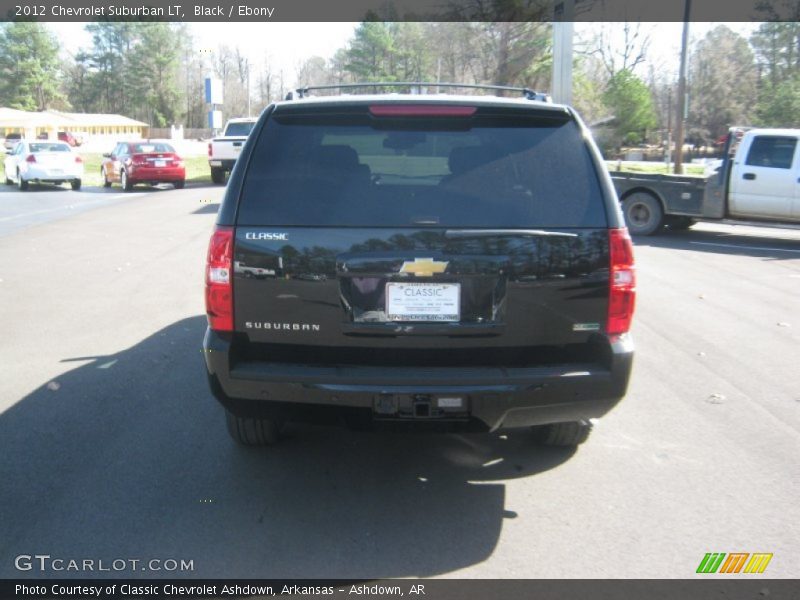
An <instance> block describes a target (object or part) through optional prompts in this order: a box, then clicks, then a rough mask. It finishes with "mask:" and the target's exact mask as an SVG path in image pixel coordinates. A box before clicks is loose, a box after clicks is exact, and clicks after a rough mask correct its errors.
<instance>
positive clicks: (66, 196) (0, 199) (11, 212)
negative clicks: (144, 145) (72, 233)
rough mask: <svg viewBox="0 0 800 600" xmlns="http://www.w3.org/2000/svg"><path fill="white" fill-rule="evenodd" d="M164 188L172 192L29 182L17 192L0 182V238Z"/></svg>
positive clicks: (157, 188)
mask: <svg viewBox="0 0 800 600" xmlns="http://www.w3.org/2000/svg"><path fill="white" fill-rule="evenodd" d="M190 185H191V184H190ZM168 191H172V186H171V185H160V186H158V187H147V186H140V187H139V188H135V190H134V191H133V192H123V191H122V190H121V189H120V188H119V186H113V187H110V188H106V187H102V186H84V187H83V188H82V189H81V190H80V191H78V192H73V191H72V190H70V189H69V186H67V185H47V184H41V185H36V184H31V186H30V188H29V189H28V191H26V192H20V191H19V190H18V189H17V188H16V186H11V185H0V237H2V236H4V235H8V234H10V233H13V232H15V231H19V230H21V229H24V228H26V227H30V226H32V225H40V224H42V223H47V222H49V221H55V220H58V219H63V218H67V217H70V216H72V215H75V214H78V213H81V212H84V211H86V210H90V209H94V208H99V207H102V206H110V205H112V204H115V203H118V202H121V201H123V200H130V199H132V198H135V197H137V196H141V195H143V194H147V193H150V194H154V197H158V195H159V194H163V193H165V192H168Z"/></svg>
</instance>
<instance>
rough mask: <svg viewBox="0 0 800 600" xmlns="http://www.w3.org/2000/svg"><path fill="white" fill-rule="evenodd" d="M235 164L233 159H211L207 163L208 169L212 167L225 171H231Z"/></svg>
mask: <svg viewBox="0 0 800 600" xmlns="http://www.w3.org/2000/svg"><path fill="white" fill-rule="evenodd" d="M235 164H236V159H235V158H212V159H210V160H209V161H208V166H209V167H213V168H215V169H224V170H225V171H230V170H232V169H233V165H235Z"/></svg>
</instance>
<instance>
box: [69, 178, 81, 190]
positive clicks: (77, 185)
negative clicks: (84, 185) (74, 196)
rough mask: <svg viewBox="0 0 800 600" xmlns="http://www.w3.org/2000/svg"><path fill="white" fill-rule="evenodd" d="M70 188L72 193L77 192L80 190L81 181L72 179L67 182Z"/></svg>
mask: <svg viewBox="0 0 800 600" xmlns="http://www.w3.org/2000/svg"><path fill="white" fill-rule="evenodd" d="M69 185H70V187H71V188H72V191H73V192H77V191H78V190H79V189H81V180H80V179H73V180H72V181H70V182H69Z"/></svg>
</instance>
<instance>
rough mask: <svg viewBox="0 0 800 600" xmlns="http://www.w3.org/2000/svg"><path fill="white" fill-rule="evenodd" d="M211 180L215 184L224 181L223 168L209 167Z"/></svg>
mask: <svg viewBox="0 0 800 600" xmlns="http://www.w3.org/2000/svg"><path fill="white" fill-rule="evenodd" d="M211 181H213V182H214V183H216V184H220V183H225V169H220V168H219V167H211Z"/></svg>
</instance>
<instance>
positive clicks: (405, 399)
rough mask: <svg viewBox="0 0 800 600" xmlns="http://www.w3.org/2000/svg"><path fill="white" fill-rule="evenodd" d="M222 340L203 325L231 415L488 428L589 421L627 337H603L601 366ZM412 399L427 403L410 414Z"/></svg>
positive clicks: (214, 379)
mask: <svg viewBox="0 0 800 600" xmlns="http://www.w3.org/2000/svg"><path fill="white" fill-rule="evenodd" d="M229 339H230V338H229V336H227V335H225V334H219V333H216V332H214V331H211V330H208V329H207V330H206V335H205V338H204V341H203V348H204V356H205V360H206V368H207V371H208V376H209V382H210V385H211V390H212V392H213V393H214V395H215V396H216V398H217V399H218V400H219V401H220V402H221V403H222V404H223V405H224V406H225V407H226V408H228V409H229V410H231V411H233V412H234V413H237V414H240V415H248V416H265V417H270V418H276V419H286V420H314V419H309V418H308V417H309V416H311V417H313V416H314V413H315V412H318V413H320V414H326V415H336V414H337V413H342V415H344V414H345V413H352V412H353V411H361V412H362V413H366V414H369V415H372V418H373V419H376V420H386V421H423V420H424V421H429V422H430V421H450V422H465V423H466V422H473V423H475V422H477V423H478V424H479V426H480V428H482V429H489V430H495V429H498V428H501V427H502V428H512V427H526V426H529V425H541V424H546V423H557V422H562V421H576V420H581V419H590V418H595V417H600V416H602V415H604V414H605V413H607V412H608V411H609V410H611V409H612V408H613V407H614V406H615V405H616V404H617V403H618V402H619V401H620V400H621V399H622V397H623V396H624V395H625V391H626V389H627V386H628V379H629V377H630V371H631V366H632V361H633V342H632V340H631V339H630V337H629V336H624V337H623V338H620V339H617V340H615V341H613V342H611V343H609V357H610V358H609V361H607V363H608V364H606V365H604V366H602V367H601V366H600V365H597V364H568V365H548V366H537V367H521V368H516V367H515V368H501V367H436V368H425V367H382V366H357V365H349V366H327V365H325V366H319V365H306V364H287V363H270V362H255V361H243V362H235V361H234V359H233V356H232V353H231V343H230V341H229ZM444 398H447V399H449V400H448V402H447V403H448V404H450V403H452V400H453V399H461V408H455V409H450V408H448V409H442V410H437V406H438V405H439V404H440V399H444ZM420 402H421V403H428V404H429V405H430V406H432V408H433V410H431V411H426V412H428V414H424V415H417V414H415V413H414V405H415V404H417V403H420ZM441 404H444V402H441ZM392 407H394V410H393V409H392ZM409 407H411V413H410V414H409V412H408V409H409ZM432 413H437V414H432Z"/></svg>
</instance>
